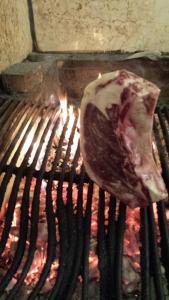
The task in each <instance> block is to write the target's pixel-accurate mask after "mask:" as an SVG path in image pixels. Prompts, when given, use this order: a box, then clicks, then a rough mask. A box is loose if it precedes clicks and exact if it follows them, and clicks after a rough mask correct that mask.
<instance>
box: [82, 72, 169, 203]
mask: <svg viewBox="0 0 169 300" xmlns="http://www.w3.org/2000/svg"><path fill="white" fill-rule="evenodd" d="M159 92H160V90H159V88H158V87H157V86H156V85H154V84H153V83H151V82H149V81H147V80H145V79H143V78H141V77H139V76H137V75H135V74H133V73H131V72H128V71H126V70H120V71H116V72H112V73H107V74H104V75H103V76H102V78H101V79H97V80H95V81H93V82H92V83H90V84H89V85H88V86H87V88H86V89H85V92H84V97H83V99H82V103H81V129H80V130H81V151H82V155H83V159H84V164H85V168H86V171H87V173H88V175H89V176H90V178H91V179H92V180H93V181H95V182H96V183H97V184H98V185H99V186H100V187H101V188H103V189H105V190H107V191H108V192H110V193H111V194H113V195H115V196H116V197H118V198H119V199H120V200H121V201H123V202H124V203H126V204H128V205H129V206H130V207H137V206H143V207H144V206H146V205H148V203H149V201H153V202H157V201H159V200H161V199H165V198H166V197H167V193H166V189H165V185H164V182H163V180H162V177H161V174H160V170H159V169H158V167H157V166H156V164H155V162H154V159H153V153H152V126H153V114H154V110H155V106H156V103H157V99H158V96H159Z"/></svg>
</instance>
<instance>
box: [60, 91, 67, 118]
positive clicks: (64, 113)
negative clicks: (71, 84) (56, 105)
mask: <svg viewBox="0 0 169 300" xmlns="http://www.w3.org/2000/svg"><path fill="white" fill-rule="evenodd" d="M60 106H61V118H62V120H63V124H65V122H66V119H67V114H68V112H67V106H68V105H67V97H66V96H62V97H60Z"/></svg>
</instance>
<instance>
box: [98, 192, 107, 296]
mask: <svg viewBox="0 0 169 300" xmlns="http://www.w3.org/2000/svg"><path fill="white" fill-rule="evenodd" d="M104 221H105V194H104V191H103V190H100V191H99V208H98V258H99V269H100V298H101V299H102V300H107V299H109V298H108V286H107V282H108V281H107V275H108V259H107V247H106V233H105V224H104Z"/></svg>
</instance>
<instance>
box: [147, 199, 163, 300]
mask: <svg viewBox="0 0 169 300" xmlns="http://www.w3.org/2000/svg"><path fill="white" fill-rule="evenodd" d="M147 212H148V221H149V230H150V235H149V239H150V257H151V268H152V274H153V277H154V284H155V289H156V294H157V298H158V299H161V300H163V299H164V288H163V284H162V280H161V278H162V276H161V265H160V259H159V249H158V247H157V240H156V228H155V222H154V212H153V207H152V204H151V203H150V205H149V207H148V208H147Z"/></svg>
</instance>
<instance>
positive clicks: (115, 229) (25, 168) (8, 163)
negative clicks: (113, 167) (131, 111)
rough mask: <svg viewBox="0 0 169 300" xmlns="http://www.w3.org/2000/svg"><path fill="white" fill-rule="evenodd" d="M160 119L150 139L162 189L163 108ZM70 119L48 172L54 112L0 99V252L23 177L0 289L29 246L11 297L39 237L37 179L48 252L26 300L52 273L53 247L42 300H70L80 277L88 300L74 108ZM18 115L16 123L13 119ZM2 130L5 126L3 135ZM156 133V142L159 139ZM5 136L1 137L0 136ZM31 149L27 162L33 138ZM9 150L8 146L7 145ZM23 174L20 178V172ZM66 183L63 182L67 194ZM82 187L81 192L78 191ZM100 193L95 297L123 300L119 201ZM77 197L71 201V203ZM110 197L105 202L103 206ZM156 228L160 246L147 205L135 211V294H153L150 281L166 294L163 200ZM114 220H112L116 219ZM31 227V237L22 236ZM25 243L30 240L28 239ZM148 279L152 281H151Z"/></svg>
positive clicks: (84, 181) (88, 185) (83, 178)
mask: <svg viewBox="0 0 169 300" xmlns="http://www.w3.org/2000/svg"><path fill="white" fill-rule="evenodd" d="M157 113H158V118H159V122H158V123H157V119H155V121H154V134H155V139H156V145H157V148H158V152H159V158H160V162H161V166H162V170H163V177H164V180H165V183H166V186H167V188H168V185H167V183H168V182H169V165H168V157H167V155H168V154H167V150H168V149H169V148H168V141H169V135H168V127H167V123H166V121H167V122H168V123H169V113H168V111H167V110H163V111H161V110H159V109H158V110H157ZM75 115H76V117H75V120H74V123H73V124H72V128H71V132H70V136H69V139H68V141H67V146H66V151H65V155H64V157H63V161H62V163H61V165H60V161H61V159H62V155H63V152H62V151H63V145H64V143H65V136H66V132H67V127H68V124H69V120H70V116H69V115H68V117H67V120H66V123H65V124H64V125H63V130H62V133H61V135H60V138H59V142H58V144H57V146H56V149H55V153H54V160H53V162H52V167H51V170H49V171H48V170H47V169H46V166H47V162H48V158H49V156H50V151H51V148H52V147H53V146H52V144H53V139H54V137H55V134H56V131H57V127H58V124H59V119H58V110H57V109H53V108H51V107H48V108H44V107H43V106H38V105H33V104H31V105H30V104H26V103H24V102H22V101H16V102H15V104H14V102H12V101H11V100H8V101H6V102H5V103H2V102H1V103H0V124H1V127H2V131H1V133H0V141H1V143H2V146H3V147H2V148H1V149H3V151H1V153H0V158H1V160H0V175H1V184H0V204H1V206H2V207H3V205H4V202H5V201H6V199H5V192H6V190H7V189H8V185H9V182H10V180H11V178H12V180H13V181H11V182H12V183H11V193H10V197H9V200H8V207H7V211H6V218H5V223H4V224H5V225H4V230H3V231H2V236H1V241H0V253H1V255H2V253H3V251H4V249H5V246H6V243H7V239H8V236H9V233H10V229H11V226H12V220H13V215H14V209H15V207H16V203H17V196H18V193H19V188H20V184H21V183H22V182H23V181H24V190H23V196H22V201H21V208H20V210H21V215H20V227H19V239H18V243H17V248H16V251H15V254H14V257H13V260H12V262H11V264H10V266H9V269H8V270H7V272H6V274H5V275H4V276H3V278H2V280H1V282H0V294H1V295H2V294H3V293H4V291H5V289H6V287H7V286H8V284H9V282H10V281H11V279H12V278H14V277H15V276H16V272H17V271H18V269H19V268H20V266H21V263H22V260H23V258H24V254H25V253H26V252H27V250H28V257H27V259H26V262H25V263H24V265H23V267H22V272H21V273H20V275H19V276H18V275H17V283H16V284H15V285H14V287H13V288H12V289H11V291H10V292H9V293H8V295H7V297H6V299H8V300H9V299H10V300H12V299H15V298H16V297H17V295H18V292H19V291H20V289H21V287H22V286H23V282H24V280H25V278H26V276H27V274H28V271H29V270H30V267H31V265H32V262H33V260H34V254H35V251H36V243H37V238H38V222H39V205H40V202H41V198H40V193H41V187H42V181H43V180H44V179H45V180H46V184H47V185H46V199H45V200H46V204H45V210H46V223H47V228H48V229H47V231H48V242H47V256H46V259H45V262H44V265H43V268H42V271H41V273H40V274H39V278H37V282H36V284H35V286H34V288H33V289H32V291H31V293H30V294H29V295H28V297H27V298H28V299H29V300H33V299H38V297H39V295H40V293H41V291H42V290H43V287H44V285H45V283H46V281H47V278H48V276H49V274H50V271H51V266H52V263H53V262H54V261H55V260H56V259H57V252H58V249H60V252H59V255H60V256H59V267H58V270H57V271H56V272H57V275H56V280H55V282H54V284H53V288H52V289H51V290H50V292H49V293H48V294H47V295H46V296H45V297H47V298H48V299H59V300H69V299H71V298H72V295H73V292H74V290H75V287H76V283H77V281H78V276H80V278H81V281H82V295H81V296H82V300H87V299H89V290H88V287H89V285H90V276H89V272H90V270H89V255H90V239H91V226H92V225H91V224H92V222H91V221H92V204H93V201H95V200H93V195H94V193H95V191H94V189H93V182H92V181H91V180H90V179H89V178H88V176H87V175H86V173H85V170H84V167H83V166H82V167H81V171H80V174H77V172H76V168H77V165H78V163H79V160H80V148H79V145H78V146H77V148H76V151H75V154H74V155H73V159H72V160H71V159H70V157H71V147H72V144H73V140H74V136H75V132H77V121H78V114H75ZM18 116H19V121H18ZM35 124H36V129H35V130H34V135H33V137H32V142H31V143H30V145H29V146H28V147H27V150H25V152H24V155H23V149H24V147H25V143H26V140H27V136H28V135H29V134H30V133H31V131H32V129H33V128H34V126H35ZM5 131H8V132H7V133H6V134H5ZM49 132H50V136H49V140H48V142H47V145H46V149H45V151H44V156H43V158H42V162H41V165H40V169H39V170H37V162H38V161H39V157H40V155H41V152H42V149H44V142H45V140H46V136H47V135H48V134H49ZM162 136H163V140H162ZM4 137H6V141H3V139H4ZM36 143H38V147H37V148H36V151H35V153H34V157H33V159H32V162H31V163H30V162H29V160H30V155H31V153H32V151H33V149H34V146H35V144H36ZM14 149H15V151H14ZM24 177H25V178H24ZM55 180H57V181H58V183H57V188H56V187H55V190H53V183H54V181H55ZM33 181H34V182H36V184H35V186H34V188H33V191H34V195H33V202H32V204H31V202H30V201H31V200H30V191H31V188H32V182H33ZM65 183H68V184H67V191H66V194H65V195H66V198H65V197H64V193H65ZM76 188H77V189H78V195H77V199H76V200H75V199H74V196H73V190H74V189H76ZM85 189H86V190H85ZM84 190H85V191H87V203H86V207H83V205H84ZM53 191H54V192H56V202H55V199H53V194H52V193H53ZM106 195H107V194H106V193H105V192H104V191H102V190H100V191H99V195H98V200H99V205H98V236H97V252H98V253H97V254H98V258H99V270H100V283H99V284H100V299H106V300H109V299H114V300H121V299H123V282H122V268H123V263H122V259H123V241H124V232H125V220H126V207H125V205H123V204H122V203H120V205H119V204H118V202H116V200H115V199H114V198H113V197H110V199H109V200H110V201H108V202H107V200H106V197H107V196H106ZM75 201H76V204H75V203H74V202H75ZM107 203H109V204H107ZM107 205H109V214H108V219H107V216H106V215H105V213H106V209H107ZM30 207H31V208H32V209H31V219H29V208H30ZM157 215H158V220H157V221H158V226H159V230H160V238H161V240H160V247H161V256H162V257H160V254H159V248H158V247H159V243H157V236H156V222H157V221H156V220H155V218H154V212H153V208H152V206H150V207H149V208H145V209H140V220H141V228H140V241H141V249H140V250H141V254H140V256H141V299H144V300H149V299H152V295H151V284H152V282H153V285H154V287H155V294H156V297H157V299H165V296H164V287H163V282H162V274H161V263H162V264H163V266H164V268H165V271H166V278H167V281H168V284H169V268H168V266H169V234H168V224H167V219H166V208H165V204H164V202H159V203H158V204H157ZM116 219H117V220H116ZM29 230H30V235H29ZM58 236H59V238H58ZM27 241H29V245H27ZM151 281H152V282H151Z"/></svg>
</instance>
